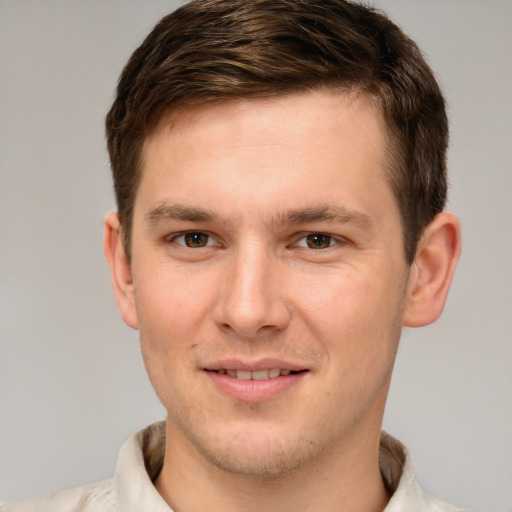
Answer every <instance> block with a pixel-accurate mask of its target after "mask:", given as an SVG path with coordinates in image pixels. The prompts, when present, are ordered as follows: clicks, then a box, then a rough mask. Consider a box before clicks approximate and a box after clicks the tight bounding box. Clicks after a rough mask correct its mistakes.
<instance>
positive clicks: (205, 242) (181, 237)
mask: <svg viewBox="0 0 512 512" xmlns="http://www.w3.org/2000/svg"><path fill="white" fill-rule="evenodd" d="M170 241H171V242H174V243H175V244H178V245H183V246H185V247H190V248H192V249H199V248H201V247H208V246H212V245H215V241H214V240H213V239H212V238H211V237H210V235H208V234H207V233H204V232H202V231H187V232H185V233H179V234H177V235H174V236H172V237H171V238H170Z"/></svg>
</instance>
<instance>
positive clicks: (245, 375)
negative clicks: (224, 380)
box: [236, 370, 251, 380]
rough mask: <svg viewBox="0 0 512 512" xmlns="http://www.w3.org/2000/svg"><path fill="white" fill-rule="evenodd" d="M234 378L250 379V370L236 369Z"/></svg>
mask: <svg viewBox="0 0 512 512" xmlns="http://www.w3.org/2000/svg"><path fill="white" fill-rule="evenodd" d="M236 378H237V379H241V380H251V372H248V371H246V370H236Z"/></svg>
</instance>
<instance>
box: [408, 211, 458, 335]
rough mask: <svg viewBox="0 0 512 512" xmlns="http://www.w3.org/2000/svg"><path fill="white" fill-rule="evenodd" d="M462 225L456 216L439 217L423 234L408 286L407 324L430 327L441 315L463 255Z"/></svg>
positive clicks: (445, 213)
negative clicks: (461, 250) (461, 252)
mask: <svg viewBox="0 0 512 512" xmlns="http://www.w3.org/2000/svg"><path fill="white" fill-rule="evenodd" d="M460 247H461V242H460V224H459V221H458V219H457V217H455V216H454V215H453V214H451V213H447V212H442V213H439V214H438V215H436V217H435V218H434V220H433V221H432V222H431V223H430V224H429V225H428V226H427V228H426V229H425V232H424V233H423V235H422V237H421V239H420V241H419V243H418V248H417V251H416V257H415V260H414V264H413V266H412V268H411V274H410V279H409V286H408V292H407V293H408V295H407V303H406V307H405V313H404V317H403V324H404V326H407V327H421V326H423V325H428V324H430V323H432V322H434V321H435V320H437V318H439V316H440V315H441V313H442V312H443V308H444V305H445V302H446V298H447V296H448V290H449V289H450V284H451V282H452V278H453V274H454V272H455V267H456V265H457V261H458V259H459V255H460Z"/></svg>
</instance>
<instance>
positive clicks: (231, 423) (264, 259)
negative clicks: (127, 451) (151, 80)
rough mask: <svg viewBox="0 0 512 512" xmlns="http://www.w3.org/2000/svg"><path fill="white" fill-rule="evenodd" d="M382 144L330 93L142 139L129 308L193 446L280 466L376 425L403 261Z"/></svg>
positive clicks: (222, 464)
mask: <svg viewBox="0 0 512 512" xmlns="http://www.w3.org/2000/svg"><path fill="white" fill-rule="evenodd" d="M385 152H386V139H385V127H384V121H383V119H382V116H381V114H380V112H379V111H378V110H377V109H376V108H375V107H374V106H373V105H372V103H371V102H370V101H369V100H368V99H367V98H365V97H363V96H361V95H359V96H355V95H353V96H348V95H343V94H336V95H335V94H331V93H327V92H316V93H308V94H297V95H290V96H288V97H282V98H279V99H272V100H253V101H244V102H233V103H224V104H218V105H211V106H206V107H201V108H197V109H194V110H189V111H186V112H182V113H179V114H174V115H171V116H169V117H167V118H166V119H164V120H163V121H162V122H161V124H160V125H159V126H158V127H157V129H156V130H155V132H154V133H153V134H152V135H151V136H150V137H149V139H148V140H147V141H146V144H145V147H144V165H143V173H142V180H141V183H140V187H139V190H138V192H137V197H136V204H135V210H134V218H133V233H132V251H133V253H132V261H131V278H132V279H133V297H134V305H133V308H132V309H130V308H128V310H127V312H125V314H124V316H125V319H126V321H127V322H128V323H130V324H131V325H132V326H134V327H137V328H139V329H140V337H141V345H142V351H143V356H144V361H145V364H146V367H147V370H148V373H149V376H150V379H151V382H152V384H153V386H154V388H155V390H156V392H157V394H158V396H159V397H160V399H161V401H162V403H163V404H164V406H165V408H166V409H167V412H168V433H169V434H170V435H171V436H172V439H173V440H175V441H171V442H175V443H176V444H178V443H179V445H180V449H181V450H182V452H183V451H185V452H188V456H190V457H196V458H198V459H201V460H204V461H205V463H208V464H214V465H216V466H217V467H219V468H222V469H225V470H228V471H231V472H235V473H245V474H252V475H277V474H283V473H287V472H290V471H293V470H295V469H297V468H298V467H300V466H302V465H304V464H305V463H307V462H309V461H312V460H314V459H318V458H319V457H328V456H329V454H333V453H339V452H342V451H344V450H345V451H346V450H347V447H348V446H349V445H350V446H354V443H355V444H356V445H357V443H358V442H359V443H362V442H365V440H366V441H367V440H368V439H367V438H368V437H371V436H374V437H375V436H378V431H379V429H380V423H381V419H382V413H383V408H384V402H385V398H386V393H387V388H388V385H389V380H390V375H391V370H392V366H393V362H394V357H395V352H396V348H397V343H398V340H399V336H400V329H401V324H402V315H403V311H404V304H405V301H406V295H407V293H406V289H407V276H408V271H409V269H408V267H407V265H406V263H405V260H404V253H403V236H402V230H401V223H400V216H399V212H398V207H397V205H396V202H395V199H394V197H393V194H392V191H391V189H390V186H389V184H388V183H387V181H386V179H385V167H384V166H385V162H386V158H385Z"/></svg>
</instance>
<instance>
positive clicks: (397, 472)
mask: <svg viewBox="0 0 512 512" xmlns="http://www.w3.org/2000/svg"><path fill="white" fill-rule="evenodd" d="M164 444H165V426H164V423H155V424H154V425H150V426H149V427H146V428H145V429H143V430H141V431H139V432H137V433H136V434H134V435H132V436H131V437H130V438H129V439H128V440H127V441H126V442H125V443H124V444H123V446H122V448H121V452H120V454H119V460H118V464H117V468H116V471H115V474H114V478H113V479H112V480H106V481H104V482H99V483H96V484H91V485H86V486H83V487H77V488H75V489H69V490H65V491H60V492H56V493H53V494H49V495H46V496H42V497H40V498H33V499H28V500H24V501H19V502H16V503H13V504H10V505H4V506H3V507H0V510H1V512H107V511H108V512H135V511H137V512H172V510H171V508H170V507H169V505H167V503H166V502H165V501H164V500H163V499H162V497H161V496H160V494H158V492H157V490H156V489H155V487H154V486H153V483H152V479H153V478H154V477H155V476H156V475H157V473H158V471H159V469H160V467H161V465H162V462H163V453H164ZM380 466H381V473H382V475H383V478H384V481H385V483H386V486H387V487H388V489H389V490H390V491H391V492H392V493H393V496H392V498H391V500H390V502H389V504H388V506H387V507H386V509H385V511H384V512H461V511H460V509H457V508H455V507H454V506H452V505H449V504H448V503H446V502H444V501H441V500H438V499H436V498H433V497H431V496H429V495H427V494H424V493H423V492H422V491H421V489H420V487H419V485H418V484H417V482H416V481H415V479H414V463H413V461H412V458H411V456H410V454H409V451H408V450H407V448H405V447H404V446H403V445H402V444H401V443H400V442H399V441H397V440H396V439H394V438H393V437H391V436H390V435H388V434H386V433H385V432H383V433H382V437H381V446H380Z"/></svg>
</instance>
